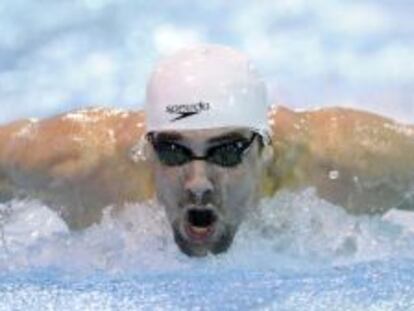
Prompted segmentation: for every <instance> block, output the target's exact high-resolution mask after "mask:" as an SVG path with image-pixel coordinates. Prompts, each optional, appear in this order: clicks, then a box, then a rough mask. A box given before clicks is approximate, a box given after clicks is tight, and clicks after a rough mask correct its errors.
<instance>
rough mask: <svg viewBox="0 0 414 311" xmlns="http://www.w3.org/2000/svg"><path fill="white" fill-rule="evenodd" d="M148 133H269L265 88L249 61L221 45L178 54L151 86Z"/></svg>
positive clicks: (155, 73)
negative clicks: (223, 129)
mask: <svg viewBox="0 0 414 311" xmlns="http://www.w3.org/2000/svg"><path fill="white" fill-rule="evenodd" d="M145 110H146V117H147V131H148V132H152V131H164V130H180V131H181V130H194V129H211V128H219V127H247V128H251V129H252V130H254V131H256V132H258V133H259V134H261V135H263V136H264V137H265V136H267V134H268V131H269V125H268V119H267V110H268V106H267V102H266V87H265V85H264V83H263V81H262V80H261V79H260V77H259V76H258V74H257V72H256V70H255V69H254V67H253V66H252V64H251V62H250V61H249V59H248V58H247V57H246V56H245V55H244V54H242V53H240V52H238V51H236V50H234V49H232V48H229V47H224V46H219V45H201V46H195V47H191V48H187V49H183V50H180V51H178V52H177V53H175V54H173V55H171V56H169V57H167V58H166V59H163V60H161V61H160V62H159V64H158V65H157V66H156V67H155V70H154V71H153V73H152V76H151V77H150V80H149V82H148V85H147V98H146V109H145Z"/></svg>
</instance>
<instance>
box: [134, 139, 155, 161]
mask: <svg viewBox="0 0 414 311" xmlns="http://www.w3.org/2000/svg"><path fill="white" fill-rule="evenodd" d="M129 158H130V159H131V160H132V161H133V162H135V163H138V162H148V160H150V159H152V149H151V146H150V144H149V143H148V141H147V140H146V139H145V137H144V136H142V137H141V138H140V139H139V140H138V142H136V143H135V144H134V145H133V146H132V148H131V149H130V150H129Z"/></svg>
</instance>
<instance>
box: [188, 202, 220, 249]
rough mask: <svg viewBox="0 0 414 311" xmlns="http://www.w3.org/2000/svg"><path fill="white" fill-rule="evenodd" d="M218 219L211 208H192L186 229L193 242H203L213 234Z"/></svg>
mask: <svg viewBox="0 0 414 311" xmlns="http://www.w3.org/2000/svg"><path fill="white" fill-rule="evenodd" d="M216 221H217V216H216V214H215V213H214V212H213V211H212V210H210V209H190V210H189V211H188V212H187V223H186V226H185V231H186V233H187V235H188V237H189V238H190V239H191V240H192V241H193V242H196V243H203V242H206V241H207V240H208V239H209V238H210V237H211V236H212V235H213V233H214V231H215V228H214V224H215V223H216Z"/></svg>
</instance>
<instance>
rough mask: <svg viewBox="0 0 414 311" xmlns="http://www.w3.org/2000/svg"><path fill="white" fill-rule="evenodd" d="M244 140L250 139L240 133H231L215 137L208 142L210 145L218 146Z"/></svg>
mask: <svg viewBox="0 0 414 311" xmlns="http://www.w3.org/2000/svg"><path fill="white" fill-rule="evenodd" d="M243 139H248V138H247V137H245V136H244V135H243V134H241V133H239V132H230V133H226V134H223V135H220V136H217V137H213V138H211V139H209V140H208V143H209V144H216V143H223V142H228V141H234V140H243Z"/></svg>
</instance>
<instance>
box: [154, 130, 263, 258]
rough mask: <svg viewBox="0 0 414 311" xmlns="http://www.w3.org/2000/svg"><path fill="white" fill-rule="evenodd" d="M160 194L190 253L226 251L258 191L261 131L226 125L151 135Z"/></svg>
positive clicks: (181, 244)
mask: <svg viewBox="0 0 414 311" xmlns="http://www.w3.org/2000/svg"><path fill="white" fill-rule="evenodd" d="M150 141H151V142H152V146H153V148H152V150H153V152H154V153H155V154H154V155H153V156H152V157H151V158H152V159H153V161H152V165H153V170H154V173H155V183H156V189H157V197H158V200H159V201H160V202H161V203H162V204H163V205H164V206H165V208H166V214H167V217H168V219H169V221H170V224H171V226H172V229H173V232H174V237H175V241H176V243H177V244H178V246H179V247H180V249H181V250H182V251H183V252H184V253H186V254H187V255H189V256H205V255H207V254H208V253H209V252H211V253H213V254H217V253H221V252H223V251H226V250H227V249H228V247H229V246H230V245H231V243H232V240H233V237H234V235H235V233H236V231H237V228H238V226H239V225H240V223H241V221H242V220H243V218H244V217H245V215H246V213H247V212H248V210H249V209H252V208H254V207H255V206H257V204H258V200H259V196H260V182H261V179H260V176H261V169H262V163H261V157H260V144H259V139H258V136H257V135H255V134H253V133H252V131H250V130H247V129H234V128H222V129H215V130H193V131H180V132H172V131H171V132H158V133H155V134H153V135H151V136H150Z"/></svg>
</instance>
